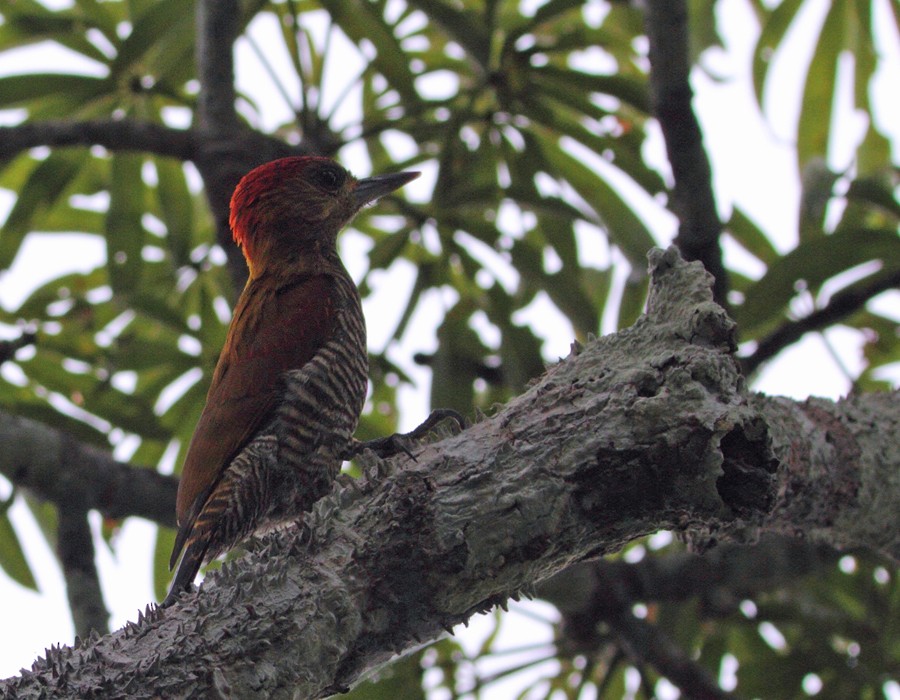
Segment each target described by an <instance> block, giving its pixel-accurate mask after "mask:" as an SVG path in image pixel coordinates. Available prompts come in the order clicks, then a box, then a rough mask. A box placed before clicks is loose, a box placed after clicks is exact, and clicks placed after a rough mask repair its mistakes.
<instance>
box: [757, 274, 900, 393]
mask: <svg viewBox="0 0 900 700" xmlns="http://www.w3.org/2000/svg"><path fill="white" fill-rule="evenodd" d="M895 287H900V272H895V273H893V274H890V275H882V276H876V277H875V278H874V279H872V280H871V282H869V283H868V284H860V285H854V286H853V287H851V288H850V289H845V290H843V291H841V292H838V293H837V294H835V295H834V296H833V297H832V298H831V300H830V301H829V302H828V304H826V305H825V306H824V307H822V308H821V309H818V310H816V311H813V312H812V313H811V314H809V315H808V316H804V317H803V318H801V319H798V320H796V321H790V322H788V323H785V324H784V325H783V326H781V327H780V328H778V329H777V330H775V331H773V332H772V333H770V334H769V335H768V336H766V337H765V338H763V339H762V340H760V341H759V344H758V345H757V347H756V350H755V351H754V352H753V354H752V355H749V356H747V357H745V358H743V359H742V360H741V368H742V369H743V371H744V375H745V376H749V375H750V374H751V373H753V372H754V371H756V369H757V368H758V367H759V366H760V365H761V364H762V363H763V362H765V361H767V360H769V359H771V358H772V357H774V356H775V355H777V354H778V353H779V352H781V351H782V350H783V349H784V348H786V347H787V346H788V345H791V344H792V343H795V342H797V341H798V340H799V339H800V338H801V337H802V336H803V335H804V334H806V333H809V332H811V331H817V330H821V329H822V328H826V327H827V326H831V325H834V324H835V323H837V322H839V321H840V320H842V319H844V318H847V316H850V315H851V314H853V313H855V312H856V311H858V310H859V309H861V308H862V307H863V306H865V305H866V303H867V302H868V301H869V300H870V299H873V298H875V297H876V296H878V295H879V294H881V293H882V292H885V291H887V290H889V289H894V288H895Z"/></svg>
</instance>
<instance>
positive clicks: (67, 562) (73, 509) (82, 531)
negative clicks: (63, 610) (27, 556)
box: [56, 503, 109, 637]
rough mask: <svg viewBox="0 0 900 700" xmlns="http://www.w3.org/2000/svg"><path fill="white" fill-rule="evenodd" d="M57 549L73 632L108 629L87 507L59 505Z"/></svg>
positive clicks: (102, 631) (88, 632)
mask: <svg viewBox="0 0 900 700" xmlns="http://www.w3.org/2000/svg"><path fill="white" fill-rule="evenodd" d="M57 512H58V513H59V531H58V535H57V545H56V551H57V554H58V556H59V561H60V563H61V564H62V570H63V576H64V577H65V579H66V594H67V596H68V599H69V608H70V609H71V611H72V621H73V622H74V624H75V634H77V635H78V636H80V637H87V636H88V635H89V634H90V633H91V630H96V631H97V632H100V633H101V634H103V633H106V632H107V631H108V630H109V611H108V610H107V609H106V605H105V604H104V603H103V592H102V591H101V590H100V577H99V576H98V574H97V565H96V564H95V563H94V540H93V538H92V537H91V528H90V524H89V523H88V519H87V511H86V510H82V509H80V508H78V507H77V506H76V505H75V504H72V503H69V504H65V505H61V506H60V507H59V508H58V509H57Z"/></svg>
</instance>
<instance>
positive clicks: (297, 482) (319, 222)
mask: <svg viewBox="0 0 900 700" xmlns="http://www.w3.org/2000/svg"><path fill="white" fill-rule="evenodd" d="M418 176H419V173H417V172H401V173H394V174H389V175H381V176H376V177H369V178H365V179H362V180H357V179H356V178H355V177H353V176H352V175H351V174H350V173H349V172H347V171H346V170H345V169H344V168H342V167H341V166H340V165H338V164H337V163H335V162H334V161H332V160H330V159H328V158H320V157H313V156H299V157H291V158H282V159H280V160H276V161H273V162H271V163H267V164H265V165H262V166H260V167H258V168H256V169H255V170H252V171H251V172H249V173H248V174H247V175H245V176H244V178H243V179H242V180H241V181H240V183H238V186H237V188H236V189H235V191H234V195H233V196H232V198H231V216H230V224H231V229H232V234H233V236H234V240H235V242H236V243H237V245H238V246H240V248H241V250H242V252H243V254H244V257H245V259H246V261H247V267H248V271H249V276H248V279H247V284H246V286H245V287H244V290H243V292H242V293H241V296H240V298H239V299H238V302H237V306H236V307H235V310H234V316H233V318H232V321H231V326H230V327H229V329H228V335H227V338H226V340H225V345H224V347H223V348H222V352H221V354H220V356H219V361H218V364H217V365H216V368H215V372H214V373H213V378H212V384H211V385H210V388H209V393H208V394H207V397H206V406H205V408H204V409H203V412H202V414H201V415H200V419H199V421H198V423H197V427H196V429H195V431H194V435H193V438H192V439H191V443H190V445H189V447H188V451H187V455H186V457H185V461H184V467H183V469H182V473H181V482H180V483H179V486H178V497H177V504H176V513H177V516H178V528H179V529H178V534H177V537H176V539H175V546H174V548H173V550H172V558H171V560H170V562H169V566H170V568H172V567H174V566H175V563H176V562H177V561H178V557H179V555H180V554H181V553H182V550H183V551H184V554H183V556H182V560H181V564H180V566H179V568H178V573H177V574H176V576H175V580H174V582H173V584H172V588H171V590H170V592H169V595H168V597H167V598H166V600H165V601H164V603H163V605H170V604H171V603H172V602H174V600H175V599H176V598H177V597H178V596H179V595H180V594H181V593H182V592H183V591H184V590H186V589H188V588H189V587H190V585H191V583H192V582H193V580H194V577H195V576H196V574H197V571H198V570H199V568H200V566H201V565H203V564H204V563H206V562H208V561H210V560H212V559H214V558H215V557H217V556H219V555H220V554H222V553H224V552H226V551H227V550H229V549H231V548H232V547H234V546H235V545H236V544H237V543H239V542H240V541H241V540H243V539H245V538H246V537H248V536H250V535H251V534H254V533H259V532H261V531H265V530H267V529H271V528H274V527H277V526H279V525H280V524H282V523H284V522H287V521H290V520H293V519H296V517H297V516H298V515H299V514H300V513H302V512H303V511H305V510H308V509H309V507H310V506H311V505H312V503H314V502H315V501H316V500H318V499H319V498H320V497H321V496H323V495H324V494H325V493H327V491H328V489H329V488H330V487H331V484H332V482H333V480H334V478H335V477H336V475H337V473H338V471H339V470H340V466H341V463H342V461H343V459H344V458H345V457H347V456H348V455H349V454H351V453H352V452H353V445H354V443H355V441H354V440H353V437H352V436H353V432H354V431H355V429H356V426H357V423H358V421H359V415H360V413H361V412H362V408H363V402H364V400H365V396H366V385H367V382H368V355H367V350H366V326H365V320H364V319H363V313H362V306H361V304H360V298H359V292H358V290H357V289H356V285H355V284H354V283H353V280H352V279H351V278H350V275H349V274H348V273H347V270H346V269H345V268H344V265H343V264H342V262H341V260H340V258H339V257H338V253H337V246H336V239H337V235H338V232H339V231H340V230H341V229H342V228H343V227H344V226H345V225H346V224H347V223H349V222H350V220H351V219H352V218H353V216H354V215H355V214H356V213H357V212H358V211H359V210H360V209H361V208H362V207H364V206H365V205H366V204H369V203H371V202H374V201H375V200H377V199H378V198H379V197H381V196H383V195H385V194H388V193H389V192H392V191H394V190H395V189H397V188H398V187H401V186H402V185H404V184H406V183H407V182H409V181H410V180H413V179H414V178H416V177H418ZM356 444H357V445H360V444H362V443H356Z"/></svg>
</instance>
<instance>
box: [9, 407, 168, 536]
mask: <svg viewBox="0 0 900 700" xmlns="http://www.w3.org/2000/svg"><path fill="white" fill-rule="evenodd" d="M0 445H3V459H0V474H3V476H5V477H6V478H7V479H9V480H10V481H11V482H12V483H13V484H15V485H16V486H18V487H21V488H24V489H27V490H28V491H30V492H31V493H33V494H34V495H35V496H37V497H38V498H40V499H42V500H45V501H50V502H51V503H55V504H56V505H58V506H66V505H68V504H69V503H71V502H72V500H73V498H75V497H77V500H78V504H79V507H80V508H81V510H82V511H84V512H86V511H87V510H97V511H99V512H100V513H101V514H103V516H104V517H107V518H111V519H121V518H125V517H128V516H131V515H136V516H138V517H141V518H146V519H148V520H152V521H153V522H156V523H159V524H160V525H165V526H167V527H174V526H175V512H174V507H173V504H174V503H175V493H176V491H177V490H178V479H176V478H175V477H172V476H165V475H163V474H159V473H158V472H156V471H154V470H153V469H150V468H142V467H134V466H131V465H129V464H125V463H123V462H118V461H116V460H114V459H113V458H112V457H111V456H110V455H109V454H108V453H107V452H104V451H103V450H100V449H98V448H96V447H91V446H89V445H85V444H82V443H78V442H76V441H74V440H72V439H71V438H69V437H68V436H67V435H66V434H65V433H63V432H62V431H59V430H56V429H55V428H50V427H48V426H46V425H44V424H42V423H38V422H37V421H33V420H30V419H28V418H21V417H18V416H12V415H9V414H8V413H4V412H2V411H0Z"/></svg>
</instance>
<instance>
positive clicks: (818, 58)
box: [797, 1, 850, 172]
mask: <svg viewBox="0 0 900 700" xmlns="http://www.w3.org/2000/svg"><path fill="white" fill-rule="evenodd" d="M849 4H850V3H847V2H844V1H839V2H834V3H832V5H831V9H830V10H829V11H828V16H827V17H826V18H825V24H824V25H823V27H822V32H821V33H820V34H819V38H818V42H817V43H816V49H815V52H814V54H813V58H812V62H811V63H810V65H809V71H808V72H807V74H806V83H805V85H804V88H803V100H802V102H801V107H800V121H799V122H798V124H797V170H798V172H803V171H804V169H805V168H806V166H807V164H808V163H809V162H810V161H811V159H813V158H815V157H824V156H825V155H827V153H828V141H829V138H830V134H831V122H832V108H833V106H834V99H835V98H834V90H835V84H836V82H837V68H838V58H839V57H840V54H841V50H842V49H843V30H844V23H845V20H846V8H847V6H848V5H849Z"/></svg>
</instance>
